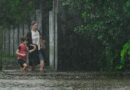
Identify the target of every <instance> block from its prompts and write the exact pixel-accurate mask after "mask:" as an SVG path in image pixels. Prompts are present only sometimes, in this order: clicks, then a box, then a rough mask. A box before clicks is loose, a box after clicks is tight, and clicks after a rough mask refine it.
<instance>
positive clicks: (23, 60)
mask: <svg viewBox="0 0 130 90" xmlns="http://www.w3.org/2000/svg"><path fill="white" fill-rule="evenodd" d="M32 46H33V47H34V48H33V49H31V50H28V47H27V42H26V39H25V38H21V43H20V45H19V47H18V49H17V50H16V54H17V60H18V64H19V65H20V67H21V69H22V71H23V72H26V70H27V66H28V65H27V55H28V52H29V53H31V52H33V51H34V50H35V49H36V47H35V45H32Z"/></svg>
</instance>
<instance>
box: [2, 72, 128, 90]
mask: <svg viewBox="0 0 130 90" xmlns="http://www.w3.org/2000/svg"><path fill="white" fill-rule="evenodd" d="M52 74H53V73H52ZM52 74H51V75H50V73H49V74H45V75H43V74H36V75H32V74H28V75H22V74H9V73H8V75H5V74H1V75H0V90H130V78H129V77H127V78H125V77H118V78H117V77H115V78H106V77H105V78H101V77H99V78H98V77H96V78H95V77H94V78H84V79H83V78H81V77H80V76H77V75H78V74H77V75H76V78H72V77H75V75H73V74H72V75H68V76H67V77H68V78H67V77H66V75H67V74H66V75H65V76H64V74H65V73H63V74H62V76H58V74H57V76H55V75H52ZM70 76H71V78H70Z"/></svg>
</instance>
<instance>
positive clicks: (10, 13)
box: [0, 0, 34, 26]
mask: <svg viewBox="0 0 130 90" xmlns="http://www.w3.org/2000/svg"><path fill="white" fill-rule="evenodd" d="M33 2H34V0H0V13H1V14H0V19H1V20H0V24H1V26H2V25H3V26H8V25H11V24H18V23H23V22H24V23H26V22H27V21H28V19H30V18H31V17H30V16H31V14H32V13H33V12H34V3H33Z"/></svg>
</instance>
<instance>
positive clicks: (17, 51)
mask: <svg viewBox="0 0 130 90" xmlns="http://www.w3.org/2000/svg"><path fill="white" fill-rule="evenodd" d="M16 54H17V55H20V56H23V57H24V56H25V54H21V53H19V49H17V50H16Z"/></svg>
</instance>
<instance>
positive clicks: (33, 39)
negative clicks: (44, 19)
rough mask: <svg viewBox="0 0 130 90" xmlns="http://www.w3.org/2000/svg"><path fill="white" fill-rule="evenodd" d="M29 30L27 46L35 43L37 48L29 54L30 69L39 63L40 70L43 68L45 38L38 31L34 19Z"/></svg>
mask: <svg viewBox="0 0 130 90" xmlns="http://www.w3.org/2000/svg"><path fill="white" fill-rule="evenodd" d="M31 25H32V27H31V31H30V32H28V33H27V41H28V47H29V49H31V47H30V46H29V45H30V44H34V45H36V47H37V49H36V51H35V52H34V53H31V54H29V65H30V66H31V69H32V70H33V69H34V67H35V65H37V64H39V63H40V71H43V70H44V51H43V49H44V48H45V40H44V39H43V36H42V35H41V34H40V32H39V31H38V23H37V22H36V21H33V22H32V24H31Z"/></svg>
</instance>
